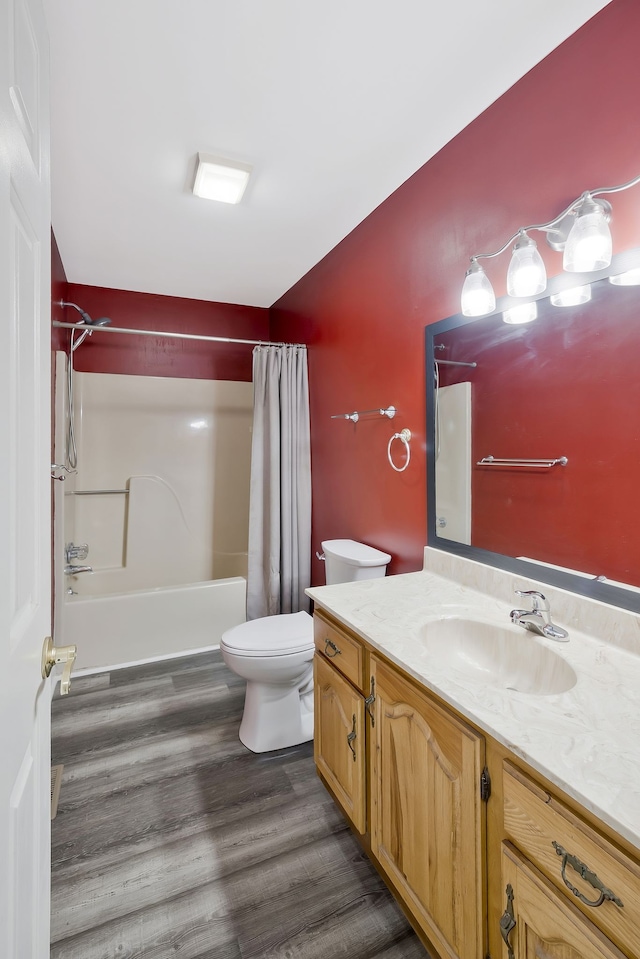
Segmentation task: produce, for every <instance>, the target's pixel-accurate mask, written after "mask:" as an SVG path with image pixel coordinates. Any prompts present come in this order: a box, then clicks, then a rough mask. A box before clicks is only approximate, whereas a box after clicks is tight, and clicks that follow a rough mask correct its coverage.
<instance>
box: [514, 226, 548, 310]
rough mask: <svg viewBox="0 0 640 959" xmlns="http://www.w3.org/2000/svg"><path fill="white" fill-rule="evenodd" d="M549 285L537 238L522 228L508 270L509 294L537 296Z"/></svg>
mask: <svg viewBox="0 0 640 959" xmlns="http://www.w3.org/2000/svg"><path fill="white" fill-rule="evenodd" d="M546 286H547V271H546V269H545V266H544V261H543V259H542V257H541V256H540V254H539V253H538V246H537V244H536V242H535V240H532V239H531V237H530V236H528V235H527V233H526V232H525V230H520V233H519V234H518V239H517V241H516V244H515V246H514V248H513V253H512V254H511V263H510V264H509V269H508V271H507V293H508V294H509V296H537V294H538V293H542V292H543V291H544V290H545V288H546Z"/></svg>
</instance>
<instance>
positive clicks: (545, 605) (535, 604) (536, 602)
mask: <svg viewBox="0 0 640 959" xmlns="http://www.w3.org/2000/svg"><path fill="white" fill-rule="evenodd" d="M515 592H516V594H517V595H518V596H530V597H531V607H532V609H531V612H533V613H536V612H538V611H539V610H540V609H542V610H543V611H544V612H545V613H548V612H550V611H551V607H550V606H549V600H548V599H547V597H546V596H544V595H543V594H542V593H539V592H538V590H537V589H516V590H515ZM541 603H542V606H541V605H540V604H541Z"/></svg>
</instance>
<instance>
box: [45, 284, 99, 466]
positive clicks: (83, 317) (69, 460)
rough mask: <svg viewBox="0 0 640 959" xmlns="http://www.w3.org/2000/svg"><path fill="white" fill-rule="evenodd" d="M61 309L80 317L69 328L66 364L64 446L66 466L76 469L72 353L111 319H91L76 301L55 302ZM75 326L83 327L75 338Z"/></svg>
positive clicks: (76, 451) (76, 453) (76, 452)
mask: <svg viewBox="0 0 640 959" xmlns="http://www.w3.org/2000/svg"><path fill="white" fill-rule="evenodd" d="M57 305H58V306H61V307H62V308H63V309H64V308H65V307H67V306H70V307H72V308H73V309H74V310H77V311H78V313H79V314H80V319H79V320H78V322H77V323H76V324H74V329H72V330H71V342H70V344H69V362H68V364H67V411H68V412H67V444H66V446H67V448H66V466H68V467H69V468H70V469H74V470H75V469H76V468H77V466H78V450H77V448H76V437H75V410H74V402H73V354H74V353H75V351H76V350H77V349H78V347H79V346H80V344H81V343H83V342H84V340H85V339H86V337H87V336H91V334H92V333H93V330H94V329H95V328H96V327H98V326H108V325H109V324H110V323H111V320H110V319H109V317H108V316H101V317H100V318H99V319H97V320H92V319H91V317H90V316H89V314H88V313H87V311H86V310H83V309H81V308H80V307H79V306H78V304H77V303H69V302H67V301H65V300H60V301H59V303H58V304H57ZM75 327H83V330H82V333H81V334H80V336H79V337H78V339H77V340H76V329H75Z"/></svg>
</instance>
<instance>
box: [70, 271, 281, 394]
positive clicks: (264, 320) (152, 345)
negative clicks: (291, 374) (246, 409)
mask: <svg viewBox="0 0 640 959" xmlns="http://www.w3.org/2000/svg"><path fill="white" fill-rule="evenodd" d="M65 298H66V300H67V301H70V302H72V303H76V304H77V305H78V306H79V307H81V308H82V309H83V310H86V311H87V313H89V315H90V316H91V317H92V318H93V319H94V320H96V319H98V318H99V317H101V316H108V317H110V319H111V323H112V326H120V327H128V328H131V329H143V330H168V331H174V332H183V333H198V334H205V335H209V336H231V337H237V338H240V339H265V340H268V339H269V311H268V310H267V309H261V308H258V307H253V306H236V305H234V304H229V303H209V302H206V301H204V300H190V299H184V298H180V297H174V296H159V295H153V294H149V293H132V292H129V291H126V290H111V289H105V288H102V287H96V286H83V285H81V284H78V283H69V284H67V288H66V293H65ZM64 312H65V313H66V316H65V317H64V319H65V321H66V322H69V323H74V322H76V321H77V320H79V319H80V315H79V313H78V312H77V311H76V310H74V309H71V308H69V307H67V308H66V310H65V311H64ZM54 318H57V317H56V312H55V310H54ZM59 332H64V333H65V341H64V342H65V345H66V348H67V349H68V344H69V336H70V332H69V331H59ZM63 348H64V347H63ZM251 352H252V351H251V347H250V346H242V345H232V344H226V343H206V342H202V341H199V340H175V339H164V340H163V339H160V338H158V337H146V336H128V335H126V334H124V333H122V334H117V333H104V334H101V333H95V334H94V335H93V336H91V337H87V339H85V341H84V343H83V344H82V346H80V347H79V349H78V350H77V351H76V352H75V353H74V368H75V369H77V370H79V371H81V372H85V373H86V372H91V373H130V374H140V375H146V376H177V377H189V378H192V379H217V380H239V381H250V380H251V362H252V356H251Z"/></svg>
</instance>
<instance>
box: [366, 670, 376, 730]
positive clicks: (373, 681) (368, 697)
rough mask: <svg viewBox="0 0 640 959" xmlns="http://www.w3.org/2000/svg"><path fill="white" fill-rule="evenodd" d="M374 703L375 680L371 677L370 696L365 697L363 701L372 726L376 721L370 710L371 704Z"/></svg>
mask: <svg viewBox="0 0 640 959" xmlns="http://www.w3.org/2000/svg"><path fill="white" fill-rule="evenodd" d="M375 701H376V681H375V678H374V677H373V676H372V677H371V695H370V696H367V698H366V699H365V701H364V708H365V709H366V710H367V712H368V713H369V718H370V720H371V725H372V726H375V724H376V719H375V716H374V715H373V709H372V708H371V707H372V706H373V704H374V703H375Z"/></svg>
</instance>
